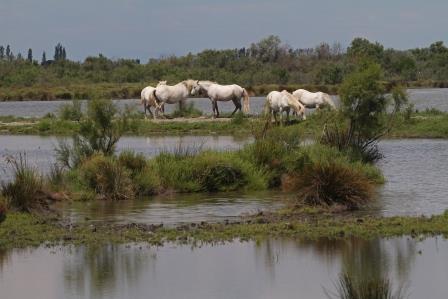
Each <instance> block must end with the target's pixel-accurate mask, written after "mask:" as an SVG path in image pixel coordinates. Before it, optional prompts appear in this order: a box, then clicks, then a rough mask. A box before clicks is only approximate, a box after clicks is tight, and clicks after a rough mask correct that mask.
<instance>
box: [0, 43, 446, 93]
mask: <svg viewBox="0 0 448 299" xmlns="http://www.w3.org/2000/svg"><path fill="white" fill-rule="evenodd" d="M2 49H3V50H2V51H3V54H1V53H0V86H1V87H2V90H1V91H0V99H3V100H11V99H30V98H31V99H42V100H51V99H56V98H64V99H86V98H93V97H103V98H104V97H107V98H133V97H138V96H139V92H140V91H141V89H142V88H143V87H144V86H145V85H148V83H153V84H154V83H155V82H157V81H158V80H161V79H165V80H168V81H170V82H179V81H182V80H184V79H186V78H197V79H209V80H215V81H218V82H220V83H222V84H228V83H237V84H239V85H242V86H245V87H247V89H248V90H254V91H257V94H266V93H267V91H268V90H266V85H268V84H276V85H290V86H292V85H294V86H295V85H299V84H300V85H302V87H305V85H311V84H313V83H318V84H339V83H340V82H342V81H343V80H344V78H345V76H346V75H347V74H349V73H350V72H351V71H352V70H353V69H354V68H355V65H356V63H357V62H358V61H359V60H362V59H365V58H368V59H371V60H373V61H375V62H376V63H378V64H380V65H382V66H383V68H384V70H385V77H384V79H386V80H388V81H390V82H403V81H406V82H413V81H419V82H423V83H424V84H425V85H435V86H439V85H442V86H443V85H445V84H446V83H444V82H443V81H447V80H448V67H447V66H448V62H447V61H448V59H447V57H448V50H447V48H446V46H445V45H444V44H443V42H435V43H433V44H431V45H430V46H429V47H426V48H421V49H412V50H407V51H401V50H394V49H386V50H385V49H384V47H383V46H382V45H381V44H379V43H378V42H375V43H373V42H370V41H368V40H366V39H363V38H355V39H354V40H353V41H352V43H351V45H350V47H348V49H347V51H346V53H345V49H342V47H341V46H340V44H338V43H335V44H334V45H333V46H330V45H328V44H327V43H321V44H319V45H317V46H316V47H315V48H306V49H294V48H291V47H290V46H289V45H287V44H285V43H283V42H282V41H281V40H280V39H279V37H278V36H269V37H267V38H264V39H262V40H260V41H259V42H256V43H253V44H251V45H250V46H249V47H247V48H246V47H242V48H239V49H224V50H210V49H207V50H204V51H202V52H200V53H198V54H188V55H185V56H180V57H175V56H168V57H163V58H160V59H150V60H149V61H148V62H147V63H144V64H142V63H140V61H138V60H133V59H115V60H113V59H109V58H107V57H105V56H104V55H102V54H99V55H98V56H89V57H87V58H86V59H85V60H84V61H82V62H77V61H70V60H69V59H67V57H66V53H65V48H64V47H62V45H60V44H58V45H57V46H56V48H55V56H54V58H55V60H54V61H51V62H50V61H47V57H43V58H42V63H41V64H38V63H36V62H30V59H28V60H25V59H17V58H16V57H15V56H14V54H12V50H11V48H10V47H7V48H6V49H5V47H2ZM30 50H31V49H30ZM8 51H9V52H8ZM6 52H8V53H6ZM31 54H32V53H31ZM44 54H45V53H44ZM31 56H32V55H31ZM30 58H31V57H30ZM440 81H442V82H440ZM132 83H134V84H132ZM423 83H422V84H423ZM257 86H259V87H260V88H257ZM278 87H280V86H278ZM279 89H280V90H281V89H282V88H279ZM318 89H321V91H325V90H322V88H320V87H319V88H318ZM271 90H272V89H271Z"/></svg>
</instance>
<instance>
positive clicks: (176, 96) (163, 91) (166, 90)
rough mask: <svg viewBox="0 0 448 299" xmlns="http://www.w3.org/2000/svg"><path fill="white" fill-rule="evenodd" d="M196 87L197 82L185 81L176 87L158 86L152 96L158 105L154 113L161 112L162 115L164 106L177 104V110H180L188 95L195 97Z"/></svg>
mask: <svg viewBox="0 0 448 299" xmlns="http://www.w3.org/2000/svg"><path fill="white" fill-rule="evenodd" d="M198 89H199V87H198V81H197V80H191V79H188V80H185V81H182V82H180V83H177V84H176V85H166V84H165V85H160V86H157V87H156V88H155V89H154V90H153V92H152V94H153V95H154V98H155V100H156V101H157V103H158V105H159V106H158V107H157V108H156V111H162V113H164V112H165V111H164V105H165V104H176V103H179V108H180V109H182V106H183V103H184V101H185V100H186V99H187V98H188V96H190V95H195V93H196V92H197V90H198Z"/></svg>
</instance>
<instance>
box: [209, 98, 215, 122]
mask: <svg viewBox="0 0 448 299" xmlns="http://www.w3.org/2000/svg"><path fill="white" fill-rule="evenodd" d="M210 102H211V103H212V110H213V118H215V117H216V116H215V101H213V100H212V99H210Z"/></svg>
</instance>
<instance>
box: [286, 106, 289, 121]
mask: <svg viewBox="0 0 448 299" xmlns="http://www.w3.org/2000/svg"><path fill="white" fill-rule="evenodd" d="M286 123H289V109H287V110H286Z"/></svg>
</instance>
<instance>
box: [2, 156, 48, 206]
mask: <svg viewBox="0 0 448 299" xmlns="http://www.w3.org/2000/svg"><path fill="white" fill-rule="evenodd" d="M7 163H8V164H9V165H10V166H11V168H12V171H13V180H11V181H10V182H7V183H2V188H1V189H2V190H1V194H2V196H4V197H5V198H6V200H7V201H8V203H9V204H10V206H11V207H13V208H15V209H17V210H19V211H24V212H32V211H33V210H35V209H39V208H41V207H42V204H44V203H43V201H42V200H43V196H42V195H43V191H42V190H43V181H42V177H41V175H40V174H39V173H38V171H37V169H35V168H33V167H31V166H29V165H28V164H27V161H26V158H25V156H23V155H19V156H18V157H17V158H12V157H8V158H7Z"/></svg>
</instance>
